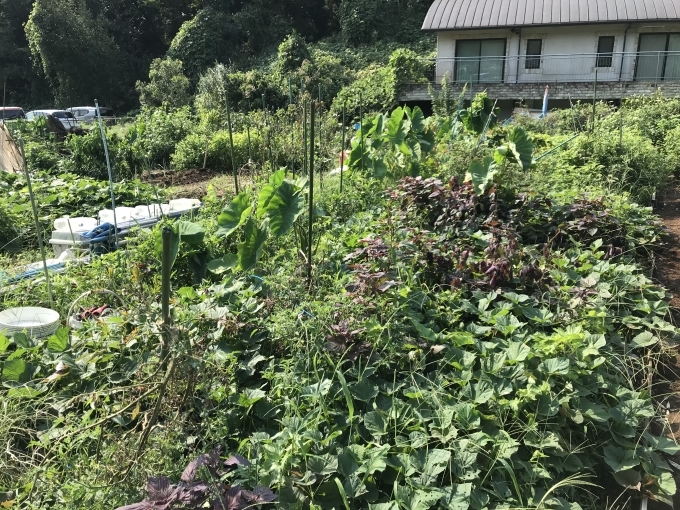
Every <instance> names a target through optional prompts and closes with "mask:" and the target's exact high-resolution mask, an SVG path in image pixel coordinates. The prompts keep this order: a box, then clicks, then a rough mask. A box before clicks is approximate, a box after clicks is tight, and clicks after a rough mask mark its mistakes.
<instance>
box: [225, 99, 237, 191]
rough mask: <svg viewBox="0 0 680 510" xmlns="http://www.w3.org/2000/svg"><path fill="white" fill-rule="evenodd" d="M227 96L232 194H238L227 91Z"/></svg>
mask: <svg viewBox="0 0 680 510" xmlns="http://www.w3.org/2000/svg"><path fill="white" fill-rule="evenodd" d="M226 96H227V98H226V99H227V127H228V128H229V151H230V152H231V169H232V171H233V172H234V195H238V169H237V168H236V163H235V162H234V134H233V132H232V130H231V106H230V105H229V91H226Z"/></svg>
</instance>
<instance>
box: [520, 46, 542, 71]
mask: <svg viewBox="0 0 680 510" xmlns="http://www.w3.org/2000/svg"><path fill="white" fill-rule="evenodd" d="M542 48H543V39H529V40H528V41H527V58H526V60H525V62H524V68H525V69H540V68H541V49H542Z"/></svg>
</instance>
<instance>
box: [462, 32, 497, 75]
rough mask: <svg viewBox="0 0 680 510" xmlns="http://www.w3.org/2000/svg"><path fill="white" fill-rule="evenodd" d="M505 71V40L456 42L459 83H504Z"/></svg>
mask: <svg viewBox="0 0 680 510" xmlns="http://www.w3.org/2000/svg"><path fill="white" fill-rule="evenodd" d="M504 69H505V39H468V40H459V41H456V69H455V76H456V81H457V82H465V83H502V82H503V70H504Z"/></svg>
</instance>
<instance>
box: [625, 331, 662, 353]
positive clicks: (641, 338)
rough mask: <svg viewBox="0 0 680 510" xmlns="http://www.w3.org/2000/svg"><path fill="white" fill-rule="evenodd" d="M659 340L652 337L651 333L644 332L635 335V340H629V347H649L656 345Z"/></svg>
mask: <svg viewBox="0 0 680 510" xmlns="http://www.w3.org/2000/svg"><path fill="white" fill-rule="evenodd" d="M658 341H659V339H658V338H657V337H656V336H654V335H653V334H652V333H650V332H649V331H644V332H642V333H640V334H639V335H637V336H636V337H635V338H633V339H632V340H631V342H630V343H631V347H632V348H633V349H635V348H638V347H649V346H650V345H654V344H656V343H658Z"/></svg>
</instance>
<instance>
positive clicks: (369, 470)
mask: <svg viewBox="0 0 680 510" xmlns="http://www.w3.org/2000/svg"><path fill="white" fill-rule="evenodd" d="M387 447H388V448H387V449H389V445H387ZM386 458H387V452H386V450H384V449H382V448H378V449H376V451H371V453H370V455H369V457H368V459H366V460H365V461H364V462H363V463H362V464H361V466H359V469H358V470H357V473H366V474H367V475H369V476H370V475H372V474H373V473H375V472H376V471H379V472H382V471H384V470H385V468H386V467H387V462H385V460H386Z"/></svg>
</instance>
